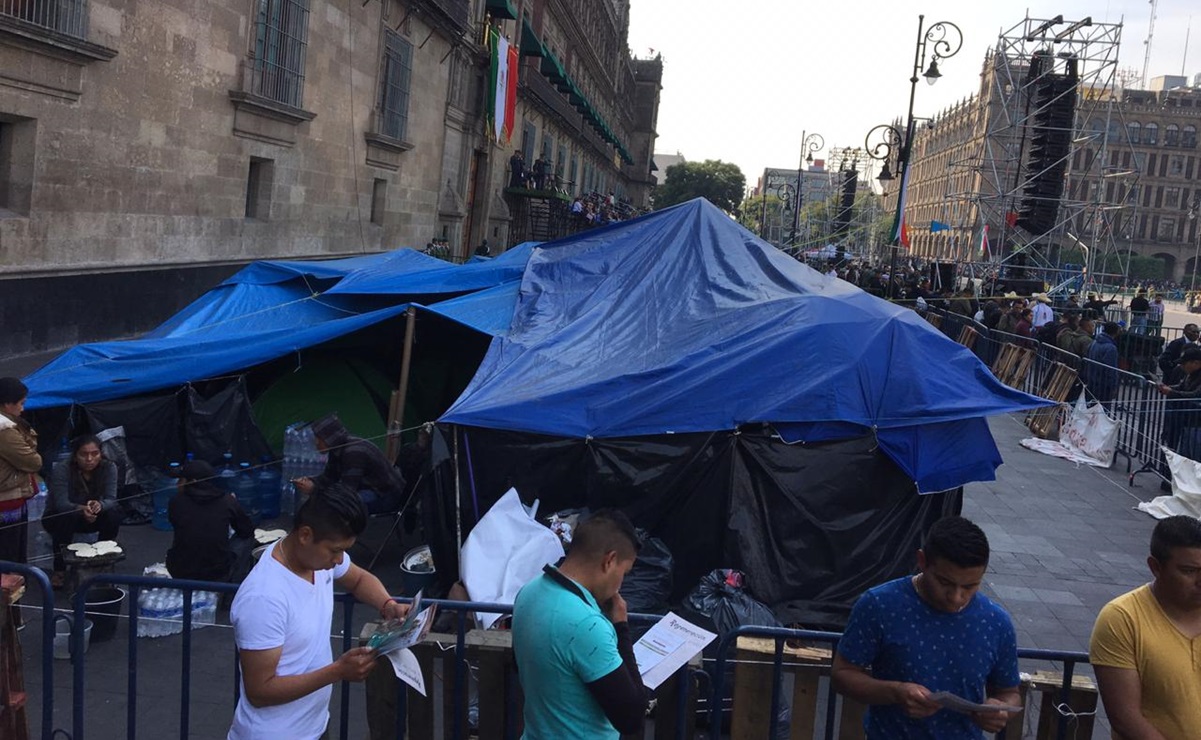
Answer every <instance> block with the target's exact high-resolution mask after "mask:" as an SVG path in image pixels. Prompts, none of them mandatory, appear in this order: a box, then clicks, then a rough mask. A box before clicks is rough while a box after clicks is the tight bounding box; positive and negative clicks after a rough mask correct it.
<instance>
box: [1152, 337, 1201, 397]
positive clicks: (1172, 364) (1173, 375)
mask: <svg viewBox="0 0 1201 740" xmlns="http://www.w3.org/2000/svg"><path fill="white" fill-rule="evenodd" d="M1198 339H1201V327H1198V326H1197V325H1196V324H1185V325H1184V336H1180V337H1177V338H1175V339H1173V340H1172V341H1170V342H1168V344H1167V346H1165V347H1164V348H1163V352H1162V353H1160V355H1159V369H1160V370H1161V371H1162V372H1163V382H1164V383H1165V384H1167V385H1175V384H1176V383H1179V382H1180V381H1181V380H1184V376H1183V374H1182V373H1181V372H1180V353H1182V352H1184V350H1186V349H1188V348H1189V347H1195V346H1197V344H1198V342H1197V340H1198Z"/></svg>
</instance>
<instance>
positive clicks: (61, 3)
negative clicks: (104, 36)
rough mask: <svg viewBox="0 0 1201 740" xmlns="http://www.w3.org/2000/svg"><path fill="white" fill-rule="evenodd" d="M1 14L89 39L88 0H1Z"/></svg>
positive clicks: (78, 37)
mask: <svg viewBox="0 0 1201 740" xmlns="http://www.w3.org/2000/svg"><path fill="white" fill-rule="evenodd" d="M0 15H7V16H9V17H10V18H16V19H18V20H22V21H25V22H26V23H32V24H33V25H35V26H41V27H42V28H48V29H50V30H51V31H58V32H59V33H65V34H67V35H68V36H74V37H75V38H77V39H85V40H86V39H87V35H88V6H87V3H86V0H0Z"/></svg>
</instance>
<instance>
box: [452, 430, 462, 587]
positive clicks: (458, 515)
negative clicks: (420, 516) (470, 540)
mask: <svg viewBox="0 0 1201 740" xmlns="http://www.w3.org/2000/svg"><path fill="white" fill-rule="evenodd" d="M454 437H455V443H454V444H455V452H454V456H455V538H456V539H458V541H459V563H460V565H459V568H460V569H462V567H463V566H462V562H463V491H462V486H461V485H460V480H461V476H460V475H459V429H458V427H455V429H454Z"/></svg>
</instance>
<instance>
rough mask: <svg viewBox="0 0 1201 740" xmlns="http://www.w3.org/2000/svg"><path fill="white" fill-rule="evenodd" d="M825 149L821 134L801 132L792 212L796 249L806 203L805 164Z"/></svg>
mask: <svg viewBox="0 0 1201 740" xmlns="http://www.w3.org/2000/svg"><path fill="white" fill-rule="evenodd" d="M825 147H826V140H825V139H824V138H822V135H821V134H818V133H813V134H806V132H805V131H801V160H800V162H798V163H797V168H796V210H794V211H793V212H792V235H791V236H790V237H789V241H790V242H791V244H792V246H794V247H795V246H796V239H797V230H798V229H799V228H800V224H801V205H803V204H804V202H805V189H804V187H803V184H802V180H801V177H802V175H803V173H804V171H805V164H806V163H810V162H812V161H813V153H814V152H820V151H821V150H822V149H824V148H825Z"/></svg>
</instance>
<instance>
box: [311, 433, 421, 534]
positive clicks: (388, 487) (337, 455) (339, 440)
mask: <svg viewBox="0 0 1201 740" xmlns="http://www.w3.org/2000/svg"><path fill="white" fill-rule="evenodd" d="M312 429H313V437H314V438H315V440H316V444H317V450H318V452H324V453H327V457H326V460H325V470H324V471H322V472H321V475H319V476H317V477H316V478H312V479H310V478H297V479H296V480H295V481H293V484H294V485H295V486H296V490H297V491H300V493H301V494H302V495H305V496H307V495H309V494H310V493H312V491H313V488H314V486H327V485H330V484H332V483H341V484H342V485H344V486H346V487H347V488H349V489H350V490H352V491H358V492H359V496H361V497H362V499H363V503H364V504H365V505H366V506H367V511H369V512H371V513H372V514H378V513H379V512H382V511H395V510H396V508H397V507H399V506H400V502H401V496H403V495H404V490H405V480H404V476H403V475H402V474H401V472H400V471H399V470H397V468H396V466H395V465H393V464H392V463H390V462H388V459H387V458H386V457H384V453H382V452H380V449H379V448H378V447H376V446H375V445H373V444H371V443H370V442H368V441H367V440H365V439H360V438H359V437H354V436H352V435H351V434H350V432H349V431H348V430H347V429H346V427H345V426H343V424H342V422H341V420H339V419H338V415H337V414H330V415H329V416H326V417H323V418H321V419H318V420H317V421H315V422H313V424H312Z"/></svg>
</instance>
